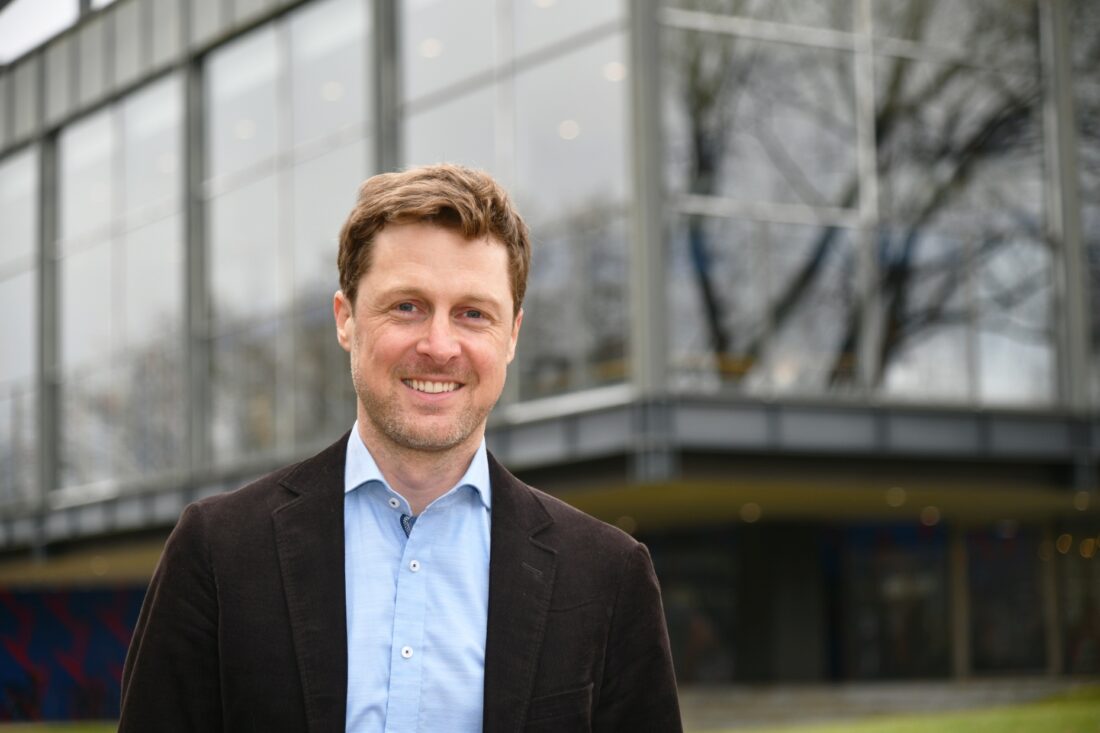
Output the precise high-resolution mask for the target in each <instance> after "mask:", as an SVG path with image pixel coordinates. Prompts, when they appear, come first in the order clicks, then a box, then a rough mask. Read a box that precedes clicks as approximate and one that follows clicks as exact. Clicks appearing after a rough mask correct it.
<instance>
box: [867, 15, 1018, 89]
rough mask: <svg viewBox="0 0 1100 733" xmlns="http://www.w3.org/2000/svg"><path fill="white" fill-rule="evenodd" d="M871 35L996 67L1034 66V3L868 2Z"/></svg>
mask: <svg viewBox="0 0 1100 733" xmlns="http://www.w3.org/2000/svg"><path fill="white" fill-rule="evenodd" d="M870 5H871V11H872V19H873V24H874V33H875V35H877V36H889V37H892V38H900V39H903V40H906V41H918V42H920V43H922V44H926V45H928V46H931V47H936V48H942V49H950V50H951V51H954V52H957V53H958V54H960V56H961V57H964V58H966V59H969V60H974V61H978V62H981V63H987V64H990V65H994V66H998V67H1000V68H1007V67H1015V68H1016V69H1017V70H1032V71H1034V70H1035V69H1038V68H1039V49H1038V46H1039V18H1038V8H1037V6H1036V2H1035V0H874V2H872V3H871V4H870Z"/></svg>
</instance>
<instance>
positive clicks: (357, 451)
mask: <svg viewBox="0 0 1100 733" xmlns="http://www.w3.org/2000/svg"><path fill="white" fill-rule="evenodd" d="M370 481H378V482H380V483H381V484H382V485H384V486H386V487H387V488H390V485H389V484H388V483H386V479H385V478H384V477H383V476H382V471H381V470H379V468H378V464H377V463H375V461H374V456H372V455H371V454H370V450H368V449H367V446H366V445H364V444H363V439H362V437H360V435H359V421H358V420H357V421H356V422H355V424H354V425H352V427H351V435H349V436H348V451H347V458H346V459H345V461H344V493H345V494H348V493H351V492H352V491H354V490H355V489H357V488H359V487H360V486H362V485H364V484H366V483H368V482H370ZM459 486H469V487H470V488H472V489H473V490H474V492H475V493H476V494H477V496H478V498H479V499H481V503H482V504H484V505H485V508H486V509H491V508H492V488H491V487H490V486H489V455H488V452H487V451H486V449H485V438H484V437H482V439H481V444H480V445H478V447H477V452H476V453H474V459H473V460H472V461H470V465H469V466H468V467H467V468H466V473H464V474H462V478H460V479H459V480H458V483H457V484H455V485H454V487H452V489H451V491H453V490H454V489H455V488H458V487H459ZM446 493H450V491H448V492H446Z"/></svg>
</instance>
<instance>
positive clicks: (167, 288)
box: [119, 215, 184, 351]
mask: <svg viewBox="0 0 1100 733" xmlns="http://www.w3.org/2000/svg"><path fill="white" fill-rule="evenodd" d="M182 241H183V221H182V219H181V217H180V216H178V215H176V216H170V217H168V218H166V219H161V220H159V221H156V222H154V223H152V224H149V225H147V226H145V227H142V228H140V229H134V230H133V231H130V232H128V233H127V234H126V237H125V240H124V243H123V248H122V257H123V269H124V272H123V288H122V289H123V299H124V302H125V303H126V307H125V309H124V312H123V314H122V319H123V323H122V324H120V325H121V328H120V331H121V333H120V334H119V341H120V345H122V346H124V347H125V348H128V349H136V350H139V351H141V350H144V349H149V348H153V349H156V350H164V349H166V348H173V349H174V348H175V346H176V343H175V342H176V340H177V339H178V338H179V332H180V329H181V326H182V325H183V268H184V262H183V246H182Z"/></svg>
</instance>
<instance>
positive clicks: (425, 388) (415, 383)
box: [404, 379, 458, 394]
mask: <svg viewBox="0 0 1100 733" xmlns="http://www.w3.org/2000/svg"><path fill="white" fill-rule="evenodd" d="M404 381H405V384H407V385H409V386H410V387H412V388H413V389H415V390H416V391H417V392H427V393H428V394H438V393H440V392H454V391H455V390H456V389H458V383H457V382H425V381H424V380H421V379H406V380H404Z"/></svg>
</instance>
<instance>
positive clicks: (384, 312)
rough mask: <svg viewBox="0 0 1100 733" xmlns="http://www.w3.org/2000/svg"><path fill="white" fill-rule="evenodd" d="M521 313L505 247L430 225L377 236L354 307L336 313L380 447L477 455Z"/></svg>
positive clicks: (367, 421) (340, 302)
mask: <svg viewBox="0 0 1100 733" xmlns="http://www.w3.org/2000/svg"><path fill="white" fill-rule="evenodd" d="M512 308H513V306H512V291H511V280H510V277H509V273H508V252H507V250H506V249H505V248H504V245H503V244H501V243H500V242H498V241H496V240H492V239H483V240H467V239H464V238H463V237H462V236H461V235H460V234H458V233H456V232H453V231H451V230H449V229H444V228H442V227H438V226H434V225H431V224H390V225H388V226H386V227H385V228H384V229H383V230H382V231H381V232H380V233H379V234H378V235H377V236H376V237H375V241H374V247H373V251H372V253H371V265H370V268H369V269H368V270H367V273H366V274H365V275H363V277H362V279H360V281H359V291H358V295H357V297H356V303H355V306H354V308H353V307H352V305H351V304H350V302H349V301H348V300H347V298H345V297H344V295H343V293H337V294H336V298H335V301H334V305H333V309H334V312H335V316H336V332H337V338H338V339H339V341H340V345H341V346H343V347H344V349H345V350H346V351H348V352H349V353H350V354H351V376H352V382H353V383H354V385H355V393H356V394H357V395H358V397H359V408H358V411H359V423H360V426H361V427H362V428H363V429H365V430H366V434H367V436H368V437H373V438H374V439H375V440H377V441H382V443H383V444H380V445H378V446H377V447H378V448H381V449H383V450H385V449H387V448H393V447H399V448H403V449H412V450H419V451H433V452H434V451H444V450H448V449H451V448H456V447H460V446H461V447H463V448H464V449H467V448H468V449H469V450H471V451H472V450H474V449H475V448H476V446H477V444H478V443H479V442H480V441H481V437H482V435H483V434H484V429H485V420H486V418H487V417H488V415H489V411H490V410H491V409H492V408H493V405H494V404H496V401H497V399H498V398H499V397H500V393H501V390H502V389H503V388H504V378H505V371H506V369H507V366H508V364H509V363H510V362H511V361H512V357H513V356H514V354H515V349H516V339H517V338H518V336H519V327H520V323H521V322H522V320H523V313H522V311H521V312H520V313H519V314H513V312H512Z"/></svg>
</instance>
